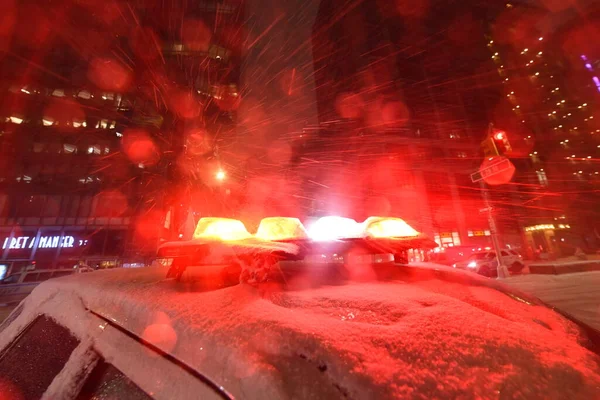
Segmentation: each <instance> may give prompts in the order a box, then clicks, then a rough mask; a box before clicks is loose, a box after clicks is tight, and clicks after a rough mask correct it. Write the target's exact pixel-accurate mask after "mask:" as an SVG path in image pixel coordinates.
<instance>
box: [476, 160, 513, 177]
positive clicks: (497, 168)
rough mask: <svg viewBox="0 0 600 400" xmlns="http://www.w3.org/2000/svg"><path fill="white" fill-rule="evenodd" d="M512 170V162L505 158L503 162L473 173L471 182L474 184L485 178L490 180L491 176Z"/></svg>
mask: <svg viewBox="0 0 600 400" xmlns="http://www.w3.org/2000/svg"><path fill="white" fill-rule="evenodd" d="M511 168H512V164H511V162H510V160H509V159H508V158H503V159H502V160H500V161H498V162H496V163H494V164H491V165H488V166H487V167H485V168H482V169H480V170H479V171H477V172H473V173H472V174H471V181H472V182H473V183H475V182H479V181H481V180H483V179H485V178H489V177H490V176H493V175H496V174H499V173H501V172H504V171H506V170H508V169H511Z"/></svg>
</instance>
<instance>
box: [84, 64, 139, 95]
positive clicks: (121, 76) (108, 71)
mask: <svg viewBox="0 0 600 400" xmlns="http://www.w3.org/2000/svg"><path fill="white" fill-rule="evenodd" d="M88 77H89V78H90V80H91V81H92V82H93V83H94V84H96V86H98V87H99V88H101V89H106V90H116V91H121V90H125V89H126V88H127V87H128V86H129V84H130V83H131V73H130V71H129V70H127V69H126V68H125V67H124V66H123V65H121V64H120V63H118V62H117V61H115V60H111V59H104V58H95V59H94V60H92V62H91V63H90V68H89V70H88Z"/></svg>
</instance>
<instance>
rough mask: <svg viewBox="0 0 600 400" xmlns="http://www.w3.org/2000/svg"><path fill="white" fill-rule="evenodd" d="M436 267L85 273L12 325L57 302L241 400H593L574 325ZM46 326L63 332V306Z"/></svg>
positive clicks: (48, 292) (37, 298) (593, 367)
mask: <svg viewBox="0 0 600 400" xmlns="http://www.w3.org/2000/svg"><path fill="white" fill-rule="evenodd" d="M440 268H442V269H443V270H444V271H451V270H452V269H444V268H443V267H437V266H435V267H431V266H422V267H419V268H404V269H402V270H403V271H405V272H406V273H402V274H400V275H398V276H395V277H394V279H390V280H387V281H365V282H349V283H345V284H341V285H321V286H319V285H317V286H316V287H315V285H311V284H310V283H309V281H308V278H307V277H306V276H303V277H298V278H296V280H292V281H288V282H287V285H288V289H286V290H284V289H283V288H282V286H281V285H280V284H277V283H269V284H264V285H262V286H259V287H252V286H248V285H237V286H233V287H228V288H223V289H218V290H210V291H201V290H195V289H196V287H195V286H194V284H193V283H190V282H188V283H186V282H176V281H174V280H167V279H165V278H164V277H165V275H166V269H165V268H162V267H147V268H140V269H121V270H110V271H98V272H95V273H93V274H80V275H77V276H69V277H65V278H61V279H56V280H51V281H47V282H45V283H43V284H42V285H40V286H39V287H38V288H36V289H35V291H34V292H33V294H32V295H31V296H30V297H29V298H28V299H26V300H25V303H24V310H23V312H22V313H21V315H20V316H19V317H18V318H17V319H16V320H15V321H14V323H13V325H17V326H18V325H19V323H18V321H19V319H22V318H25V319H26V318H27V314H28V313H33V314H35V313H38V310H39V307H38V306H39V304H41V303H43V302H44V301H45V300H47V299H50V298H52V297H54V296H57V295H59V294H60V295H61V296H68V297H70V298H72V301H73V304H75V303H77V304H83V305H84V307H85V309H87V310H89V311H91V312H93V313H95V314H97V315H101V316H103V317H104V318H106V320H107V321H111V323H114V324H117V325H118V326H120V327H122V328H124V329H126V330H127V331H129V332H132V333H133V334H135V335H137V336H139V337H141V338H143V339H144V340H147V341H149V342H150V343H152V344H154V345H156V346H157V347H159V348H160V349H162V350H164V351H165V352H166V353H169V354H171V355H173V356H174V357H176V358H177V359H178V360H181V361H182V362H184V363H185V364H187V365H189V366H192V367H193V368H194V369H196V370H197V371H199V372H201V373H202V374H204V375H205V376H207V377H209V378H210V379H211V380H213V381H214V382H216V383H218V385H221V386H223V387H224V388H225V389H226V390H227V391H229V392H230V393H232V394H233V395H234V396H235V397H237V398H244V399H266V398H273V399H275V398H295V399H296V398H342V397H345V398H374V399H386V398H459V397H460V398H463V397H464V398H472V397H477V398H498V397H506V398H532V397H534V398H535V397H539V396H540V394H548V396H549V397H553V398H594V396H595V395H597V394H598V387H599V385H600V368H599V362H598V361H599V359H598V356H596V355H595V354H594V353H592V352H591V351H589V350H588V349H586V348H585V347H583V346H582V343H583V342H582V341H583V340H584V338H583V337H582V336H581V331H580V329H579V328H578V327H577V325H575V324H574V323H573V322H571V321H569V320H567V319H565V318H563V317H562V316H560V315H558V314H557V313H555V312H554V311H552V310H550V309H548V308H546V307H543V306H541V305H539V304H536V303H532V302H530V301H527V300H526V299H524V298H521V297H518V296H514V295H511V296H507V295H506V294H505V293H503V292H500V291H498V290H495V289H493V288H491V287H488V286H487V285H488V284H487V283H486V281H485V280H484V279H478V278H477V277H472V278H469V279H470V280H471V282H473V283H475V284H467V283H466V282H467V281H465V280H462V279H461V277H462V276H467V275H460V273H456V272H454V271H452V272H451V273H452V274H454V275H453V276H455V277H457V279H456V280H455V281H454V282H453V281H452V280H442V279H438V278H436V276H437V275H436V273H435V272H436V270H438V269H440ZM449 273H450V272H449ZM361 276H362V277H363V279H365V278H364V277H365V275H364V274H361ZM490 285H497V284H496V283H490ZM54 313H55V315H52V316H53V317H54V318H56V319H58V321H59V322H60V321H65V320H68V318H69V307H68V306H65V307H62V309H61V310H56V311H55V312H54ZM156 325H160V326H163V327H164V326H165V325H166V326H167V328H168V331H169V332H171V333H170V335H169V336H168V338H167V339H165V337H164V336H161V335H158V336H153V335H152V334H151V333H150V334H149V332H155V330H152V329H150V328H151V327H153V326H156ZM11 328H12V327H11V326H9V328H8V329H6V330H5V331H4V333H3V335H7V334H8V333H9V330H10V329H11ZM14 329H17V328H14ZM159 331H163V330H159ZM542 397H545V396H544V395H542Z"/></svg>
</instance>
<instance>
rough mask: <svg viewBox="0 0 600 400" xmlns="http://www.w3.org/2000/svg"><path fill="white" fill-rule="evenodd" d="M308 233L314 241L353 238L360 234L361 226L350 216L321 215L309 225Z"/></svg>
mask: <svg viewBox="0 0 600 400" xmlns="http://www.w3.org/2000/svg"><path fill="white" fill-rule="evenodd" d="M308 235H309V236H310V238H311V239H312V240H316V241H325V240H335V239H348V238H355V237H360V236H361V226H360V224H359V223H357V222H356V221H355V220H353V219H352V218H344V217H334V216H330V217H322V218H319V219H318V220H317V221H316V222H315V223H314V224H312V225H311V227H310V228H309V230H308Z"/></svg>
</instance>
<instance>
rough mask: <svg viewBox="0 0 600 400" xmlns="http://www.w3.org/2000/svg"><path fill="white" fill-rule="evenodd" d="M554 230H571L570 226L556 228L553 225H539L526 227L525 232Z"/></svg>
mask: <svg viewBox="0 0 600 400" xmlns="http://www.w3.org/2000/svg"><path fill="white" fill-rule="evenodd" d="M555 229H571V225H569V224H558V226H556V225H554V224H541V225H533V226H526V227H525V232H533V231H551V230H555Z"/></svg>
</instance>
